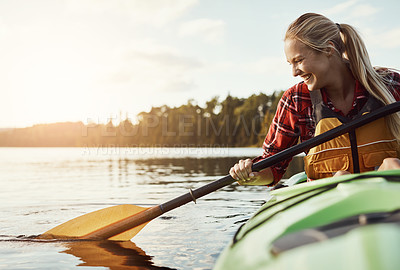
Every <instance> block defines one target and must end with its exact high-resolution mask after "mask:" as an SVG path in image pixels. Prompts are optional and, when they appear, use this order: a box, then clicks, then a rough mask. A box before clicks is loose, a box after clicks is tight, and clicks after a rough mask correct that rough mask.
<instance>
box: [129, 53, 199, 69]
mask: <svg viewBox="0 0 400 270" xmlns="http://www.w3.org/2000/svg"><path fill="white" fill-rule="evenodd" d="M128 56H129V57H128V59H127V60H129V58H130V59H131V61H132V62H142V63H146V65H152V66H158V67H160V68H166V69H174V70H190V69H194V68H199V67H202V63H201V62H200V61H198V60H197V59H194V58H191V57H186V56H183V55H178V54H175V53H172V52H165V51H164V52H163V51H159V52H152V53H149V52H140V51H131V52H129V53H128Z"/></svg>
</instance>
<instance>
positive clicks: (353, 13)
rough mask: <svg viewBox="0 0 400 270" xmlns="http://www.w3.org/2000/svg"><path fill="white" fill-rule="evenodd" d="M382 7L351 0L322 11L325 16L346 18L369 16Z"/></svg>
mask: <svg viewBox="0 0 400 270" xmlns="http://www.w3.org/2000/svg"><path fill="white" fill-rule="evenodd" d="M380 9H381V8H377V7H374V6H372V5H370V4H362V3H360V1H359V0H349V1H346V2H343V3H340V4H337V5H335V6H333V7H331V8H329V9H326V10H324V11H323V12H322V14H324V15H325V16H328V17H330V16H334V15H335V16H343V15H344V16H345V17H346V18H347V17H349V18H352V19H354V18H361V17H368V16H371V15H373V14H375V13H377V12H378V11H379V10H380Z"/></svg>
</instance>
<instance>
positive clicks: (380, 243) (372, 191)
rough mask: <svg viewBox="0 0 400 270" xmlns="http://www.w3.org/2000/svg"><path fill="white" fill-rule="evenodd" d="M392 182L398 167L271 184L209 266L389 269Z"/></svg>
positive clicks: (393, 244)
mask: <svg viewBox="0 0 400 270" xmlns="http://www.w3.org/2000/svg"><path fill="white" fill-rule="evenodd" d="M399 181H400V171H387V172H380V173H378V172H369V173H364V174H360V175H345V176H342V177H335V178H327V179H322V180H318V181H313V182H309V183H301V184H298V185H295V186H292V187H287V188H281V189H278V190H275V191H272V192H271V195H272V197H271V199H270V200H269V201H268V202H267V203H266V204H265V205H264V206H263V207H262V208H261V209H260V210H259V211H258V212H257V213H256V214H255V215H254V216H253V217H252V218H251V219H250V220H249V221H248V222H247V223H246V224H244V225H243V226H242V227H241V228H240V229H239V230H238V232H237V233H236V235H235V236H234V239H233V240H232V242H231V244H230V245H229V246H228V247H227V248H226V249H225V250H224V251H223V253H222V254H221V256H220V258H219V259H218V261H217V264H216V265H215V269H395V268H391V267H398V265H400V259H399V256H398V251H399V250H400V241H399V239H400V226H399V220H400V214H399V209H400V184H399ZM395 239H397V240H395Z"/></svg>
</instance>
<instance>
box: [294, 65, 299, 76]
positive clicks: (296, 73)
mask: <svg viewBox="0 0 400 270" xmlns="http://www.w3.org/2000/svg"><path fill="white" fill-rule="evenodd" d="M300 73H301V71H300V70H299V69H298V68H297V65H293V67H292V75H293V77H297V76H299V75H300Z"/></svg>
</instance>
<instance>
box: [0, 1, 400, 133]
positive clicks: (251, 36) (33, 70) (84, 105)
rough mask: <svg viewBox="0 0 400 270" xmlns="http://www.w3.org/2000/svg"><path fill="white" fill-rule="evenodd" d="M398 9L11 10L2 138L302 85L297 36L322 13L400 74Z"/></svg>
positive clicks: (316, 5) (53, 5)
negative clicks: (308, 19)
mask: <svg viewBox="0 0 400 270" xmlns="http://www.w3.org/2000/svg"><path fill="white" fill-rule="evenodd" d="M399 11H400V1H397V0H390V1H389V0H382V1H373V0H343V1H340V0H339V1H329V0H326V1H320V0H303V1H293V0H280V1H276V0H275V1H270V0H263V1H262V0H0V128H13V127H27V126H32V125H34V124H44V123H54V122H66V121H82V122H84V123H89V122H95V123H106V122H108V120H109V119H110V118H111V119H112V120H113V122H114V123H116V124H117V123H118V121H119V120H120V119H121V118H122V119H125V118H126V117H128V118H129V119H131V120H132V121H133V122H135V119H136V116H137V114H138V113H139V112H142V111H149V110H150V109H151V107H155V106H161V105H168V106H171V107H174V106H180V105H182V104H187V102H188V100H189V99H193V102H195V103H197V104H199V105H200V106H204V104H205V102H206V101H208V100H210V99H211V98H213V97H215V96H218V97H219V98H220V100H223V99H225V97H226V96H227V95H228V94H230V95H232V96H235V97H239V98H246V97H249V96H250V95H252V94H259V93H260V92H262V93H265V94H271V93H273V92H274V91H276V90H285V89H287V88H289V87H290V86H292V85H293V84H295V83H297V82H299V81H300V79H299V78H293V76H292V75H291V68H290V66H289V64H288V63H287V61H286V58H285V55H284V52H283V37H284V33H285V31H286V29H287V27H288V25H289V24H290V23H291V22H292V21H294V20H295V19H296V18H297V17H299V16H300V15H301V14H303V13H306V12H316V13H320V14H323V15H325V16H327V17H328V18H330V19H331V20H333V21H334V22H338V23H348V24H350V25H353V26H354V27H356V29H357V30H358V31H359V32H360V33H361V35H362V37H363V38H364V42H365V43H366V45H367V49H368V52H369V55H370V58H371V62H372V64H373V65H377V66H387V67H392V68H400V53H399V50H400V20H399V19H398V16H399Z"/></svg>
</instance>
